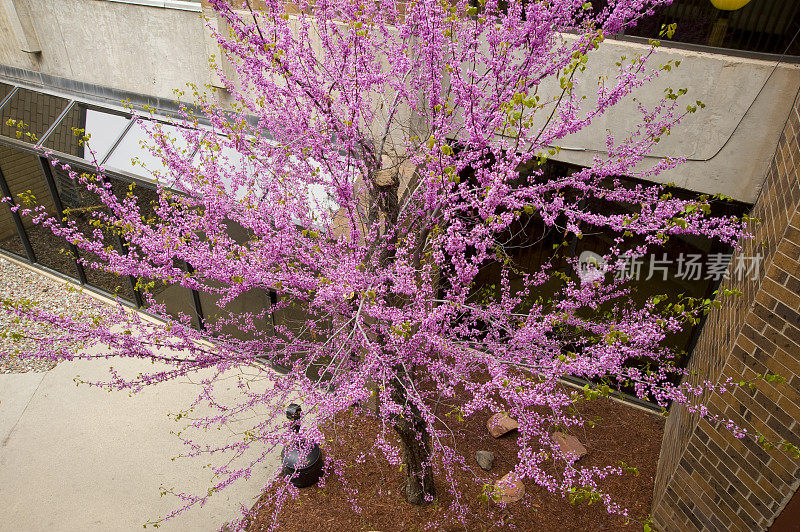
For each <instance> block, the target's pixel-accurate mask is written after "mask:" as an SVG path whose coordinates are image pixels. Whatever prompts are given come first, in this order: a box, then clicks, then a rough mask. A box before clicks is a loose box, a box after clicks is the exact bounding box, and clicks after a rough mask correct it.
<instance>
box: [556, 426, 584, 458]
mask: <svg viewBox="0 0 800 532" xmlns="http://www.w3.org/2000/svg"><path fill="white" fill-rule="evenodd" d="M550 439H552V440H553V441H554V442H555V443H556V445H558V448H559V449H561V452H563V453H564V454H566V455H568V456H572V457H573V460H575V461H577V460H580V459H581V458H583V457H584V456H585V455H586V453H587V451H586V447H584V446H583V444H582V443H581V442H580V441H578V438H576V437H575V436H573V435H572V434H564V433H563V432H558V431H556V432H554V433H552V434H551V435H550Z"/></svg>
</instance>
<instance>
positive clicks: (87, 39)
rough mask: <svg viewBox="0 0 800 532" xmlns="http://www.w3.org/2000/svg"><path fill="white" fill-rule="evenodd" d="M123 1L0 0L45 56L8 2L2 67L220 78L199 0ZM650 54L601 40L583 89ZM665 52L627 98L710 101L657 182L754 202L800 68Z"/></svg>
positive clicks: (579, 151)
mask: <svg viewBox="0 0 800 532" xmlns="http://www.w3.org/2000/svg"><path fill="white" fill-rule="evenodd" d="M127 1H130V2H131V3H121V2H116V1H113V2H112V1H105V0H13V2H12V0H6V4H0V5H9V4H13V5H14V6H16V9H17V14H18V15H19V17H20V18H21V19H23V21H24V22H25V24H26V25H27V26H30V28H31V31H33V32H34V33H35V35H36V37H37V40H38V43H39V44H40V46H39V47H40V48H41V53H30V52H25V51H23V50H22V48H24V43H21V42H20V39H19V38H18V37H17V36H16V35H15V33H14V31H13V29H12V23H11V22H12V21H11V20H10V18H9V13H8V11H7V10H6V9H2V8H0V65H7V66H11V67H17V68H21V69H25V70H29V71H34V72H40V73H44V74H48V75H51V76H57V77H62V78H67V79H70V80H77V81H79V82H83V83H91V84H96V85H100V86H106V87H111V88H114V89H119V90H125V91H131V92H134V93H140V94H146V95H151V96H154V97H157V98H174V97H175V96H174V94H173V89H184V88H185V84H186V83H187V82H192V83H195V84H198V85H200V86H203V85H205V84H207V83H211V84H215V83H216V84H219V81H218V80H217V79H215V76H213V75H212V73H211V71H210V68H209V63H208V56H209V54H214V53H216V55H218V54H219V49H218V47H216V45H215V43H214V42H212V41H211V37H210V32H209V31H208V30H207V29H206V28H205V20H204V19H203V18H202V17H201V15H203V14H204V15H207V16H210V18H211V22H212V24H216V20H215V16H214V14H213V13H211V12H210V11H209V7H208V5H207V4H206V3H204V7H203V9H204V10H205V11H204V12H203V13H197V12H193V11H186V10H182V9H169V8H165V7H153V6H148V5H138V4H136V3H135V2H136V0H127ZM147 1H148V2H149V3H153V2H152V0H147ZM167 3H168V2H165V5H166V4H167ZM646 52H647V46H645V45H641V44H636V43H631V42H622V41H613V40H610V39H609V40H608V41H607V42H606V43H605V45H604V46H601V47H600V50H598V51H597V52H596V53H593V55H592V58H591V60H590V61H589V65H588V67H589V68H588V69H587V71H586V72H585V73H584V74H583V76H584V77H583V86H584V87H585V90H586V93H587V95H589V96H590V97H591V95H592V94H593V91H594V90H595V88H596V86H597V82H598V76H600V75H603V74H605V75H608V74H609V73H610V72H613V71H614V69H615V68H616V67H615V63H616V62H617V61H619V60H620V58H621V56H623V55H624V56H626V57H627V58H628V59H630V58H632V57H633V56H634V54H636V53H646ZM670 59H672V60H679V61H681V65H680V67H679V68H676V69H673V70H672V71H671V72H669V73H667V74H666V75H664V76H662V77H660V78H659V79H657V80H655V81H654V82H653V83H652V84H649V85H648V86H646V87H644V88H642V89H640V90H638V91H637V92H636V94H635V96H636V97H637V98H638V99H639V100H640V101H643V102H645V103H653V102H656V101H657V100H658V99H659V98H660V97H661V96H662V95H663V94H664V89H665V88H666V87H672V88H673V89H675V90H678V89H680V88H687V89H688V94H687V96H686V102H687V103H690V102H691V103H693V102H694V101H695V100H701V101H703V102H704V103H705V104H706V105H707V107H706V108H705V109H704V110H703V111H702V112H699V113H696V114H694V115H690V116H689V117H687V119H686V120H685V122H684V124H683V125H681V126H680V128H679V129H677V130H675V131H674V132H673V134H672V135H669V136H665V137H664V138H663V140H662V142H661V143H660V145H659V146H658V148H657V149H656V151H655V153H654V155H656V156H665V155H668V156H670V157H684V158H686V159H687V162H686V163H685V164H683V165H681V167H680V168H678V169H677V170H674V171H671V172H668V173H665V174H663V175H662V176H660V177H659V178H658V179H659V180H662V181H663V182H673V183H675V184H677V185H678V186H680V187H683V188H688V189H691V190H695V191H699V192H704V193H712V194H715V193H722V194H726V195H729V196H731V197H733V198H735V199H738V200H740V201H744V202H747V203H752V202H753V201H755V198H756V196H757V195H758V192H759V189H760V186H761V184H762V182H763V177H764V174H765V172H766V170H767V167H768V166H769V162H770V156H771V153H772V151H773V150H774V147H775V145H776V143H777V141H778V137H779V135H780V132H781V127H782V126H781V123H782V121H783V118H784V117H785V116H786V115H787V114H788V112H789V109H790V107H791V103H792V101H793V100H794V96H795V93H796V92H797V89H798V87H800V69H799V68H798V66H797V65H792V64H787V63H786V62H782V63H781V64H780V65H778V66H777V67H776V62H775V61H766V60H757V59H748V58H742V57H731V56H727V55H723V54H711V53H705V52H695V51H688V50H678V49H667V48H662V49H661V51H660V52H659V53H658V54H657V57H656V61H655V62H654V66H657V65H658V64H660V63H665V62H666V61H667V60H670ZM612 77H613V76H612ZM558 91H560V88H559V87H558V84H557V83H556V84H555V85H553V86H544V87H542V89H541V90H540V95H541V96H542V97H543V98H544V99H546V98H547V96H548V94H550V93H552V94H556V93H557V92H558ZM639 120H640V114H639V112H638V111H637V110H636V102H633V101H632V100H631V101H627V102H623V103H622V104H620V105H619V106H618V107H616V108H615V109H613V110H612V111H611V112H609V113H608V114H607V115H604V116H602V117H599V118H598V119H597V120H596V122H595V123H594V124H593V125H592V126H591V127H589V128H588V129H586V130H585V131H583V132H580V133H577V134H574V135H571V136H569V137H567V138H565V139H563V141H562V142H561V144H560V145H561V146H562V147H563V148H564V149H563V150H562V151H561V152H560V154H559V156H558V158H559V159H560V160H563V161H565V162H570V163H574V164H581V165H586V164H588V163H590V162H591V161H592V158H593V157H595V156H596V155H597V154H598V153H602V152H603V151H604V150H605V139H606V130H607V129H608V130H610V131H612V133H615V134H616V135H617V136H619V137H624V136H625V134H626V133H628V132H630V131H631V129H633V128H635V127H636V125H637V123H638V122H639ZM654 161H655V159H651V160H650V163H652V162H654ZM645 166H646V165H645Z"/></svg>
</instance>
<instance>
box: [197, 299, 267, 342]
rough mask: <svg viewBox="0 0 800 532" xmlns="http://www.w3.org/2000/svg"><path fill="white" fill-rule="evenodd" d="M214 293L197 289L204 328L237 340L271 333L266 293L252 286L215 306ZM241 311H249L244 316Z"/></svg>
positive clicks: (251, 338) (216, 302) (250, 338)
mask: <svg viewBox="0 0 800 532" xmlns="http://www.w3.org/2000/svg"><path fill="white" fill-rule="evenodd" d="M219 300H220V296H219V294H216V293H209V292H200V304H201V306H202V307H203V317H204V319H205V323H206V326H207V328H208V329H209V330H210V331H211V332H213V333H217V334H223V335H227V336H231V337H233V338H237V339H239V340H253V339H255V338H258V337H259V336H260V335H262V334H269V335H270V336H271V335H272V319H271V316H270V314H269V307H270V300H269V293H268V292H267V291H266V290H262V289H252V290H248V291H247V292H245V293H243V294H241V295H239V296H238V297H237V298H236V299H234V300H233V301H231V302H229V303H228V304H227V305H225V306H224V307H220V306H219ZM242 313H249V314H250V316H248V317H247V318H246V319H243V318H242V316H241V315H242Z"/></svg>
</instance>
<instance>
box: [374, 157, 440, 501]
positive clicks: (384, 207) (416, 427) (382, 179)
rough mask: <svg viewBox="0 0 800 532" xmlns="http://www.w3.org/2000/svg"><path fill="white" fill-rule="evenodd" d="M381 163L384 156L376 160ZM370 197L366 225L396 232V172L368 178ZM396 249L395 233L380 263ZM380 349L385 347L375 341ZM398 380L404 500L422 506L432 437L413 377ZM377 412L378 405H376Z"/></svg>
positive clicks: (428, 495)
mask: <svg viewBox="0 0 800 532" xmlns="http://www.w3.org/2000/svg"><path fill="white" fill-rule="evenodd" d="M378 160H381V161H383V156H381V157H378ZM369 181H370V184H371V187H370V196H369V206H370V208H369V215H368V222H369V223H370V224H374V223H375V222H377V221H379V220H380V219H381V215H382V216H383V231H382V232H383V234H384V235H385V234H386V233H389V232H390V231H391V230H393V229H396V228H397V222H398V216H399V213H400V205H399V196H398V192H399V187H400V175H399V172H398V170H397V169H396V168H394V169H393V168H388V169H384V170H381V171H378V172H375V173H374V174H373V175H371V176H370V179H369ZM396 245H397V232H396V231H395V232H393V233H392V234H390V235H389V238H388V239H387V241H385V242H384V247H383V249H382V250H381V255H380V263H381V265H382V266H384V267H386V266H388V265H389V264H390V263H391V262H392V261H394V258H395V246H396ZM399 299H400V298H396V297H395V296H394V295H393V294H389V295H388V296H387V304H388V305H390V306H400V305H402V304H403V302H402V301H401V300H399ZM378 342H379V343H381V345H385V342H382V341H381V339H378ZM396 369H397V374H398V377H397V380H396V381H395V382H394V383H393V385H392V390H391V393H392V401H394V402H395V403H396V404H398V405H406V406H407V408H408V409H409V410H410V412H408V413H407V414H405V415H403V416H396V417H395V418H394V425H395V427H394V428H395V431H396V432H397V434H398V435H399V436H400V441H401V444H402V446H403V469H404V470H405V473H406V500H407V501H408V502H410V503H411V504H415V505H425V504H428V503H430V502H433V499H434V497H435V496H436V489H435V487H434V483H433V466H432V465H431V463H430V460H431V436H430V433H429V431H428V427H427V424H426V423H425V420H424V419H423V418H422V416H421V415H420V412H419V409H418V408H417V406H416V405H415V404H414V403H413V402H412V401H409V400H408V395H407V393H408V392H407V389H408V386H410V383H411V378H412V376H411V375H409V374H407V373H406V372H405V371H404V369H403V368H402V367H397V368H396ZM412 371H413V370H412ZM375 408H376V412H378V409H379V401H376V405H375Z"/></svg>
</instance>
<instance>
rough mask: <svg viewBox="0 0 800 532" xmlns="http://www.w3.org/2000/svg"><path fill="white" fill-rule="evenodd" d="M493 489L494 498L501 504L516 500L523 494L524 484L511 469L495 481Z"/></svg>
mask: <svg viewBox="0 0 800 532" xmlns="http://www.w3.org/2000/svg"><path fill="white" fill-rule="evenodd" d="M494 489H495V500H497V501H499V502H502V503H503V504H510V503H512V502H517V501H519V500H520V499H522V497H523V496H524V495H525V484H523V483H522V481H521V480H520V479H519V478H518V477H517V475H516V474H514V472H513V471H512V472H510V473H508V474H506V475H505V476H504V477H503V478H501V479H500V480H498V481H497V482H495V484H494Z"/></svg>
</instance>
